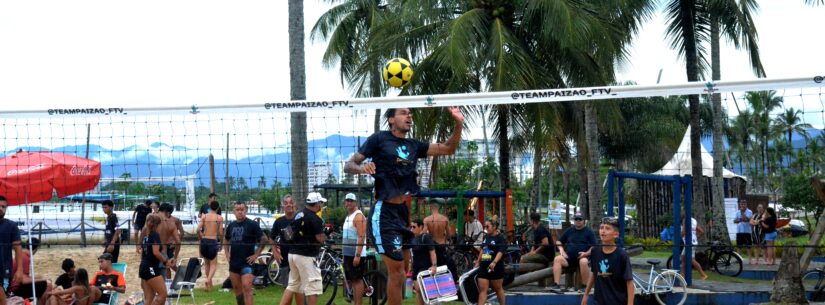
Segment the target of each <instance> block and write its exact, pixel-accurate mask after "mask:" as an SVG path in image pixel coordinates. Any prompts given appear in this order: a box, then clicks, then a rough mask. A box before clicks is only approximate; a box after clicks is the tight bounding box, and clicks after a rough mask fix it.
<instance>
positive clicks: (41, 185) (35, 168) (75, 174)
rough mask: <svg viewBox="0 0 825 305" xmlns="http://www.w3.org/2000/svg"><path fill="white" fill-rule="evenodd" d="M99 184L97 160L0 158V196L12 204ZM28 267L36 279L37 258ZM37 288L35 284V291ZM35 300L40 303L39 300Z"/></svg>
mask: <svg viewBox="0 0 825 305" xmlns="http://www.w3.org/2000/svg"><path fill="white" fill-rule="evenodd" d="M98 181H100V162H97V161H94V160H89V159H85V158H80V157H75V156H72V155H67V154H62V153H53V152H18V153H16V154H13V155H11V156H7V157H5V158H0V195H2V196H5V197H6V201H8V203H9V205H19V204H25V203H29V202H39V201H46V200H49V199H52V192H53V190H56V191H57V196H59V197H63V196H68V195H72V194H76V193H80V192H84V191H88V190H91V189H93V188H94V187H95V186H96V185H97V183H98ZM28 214H29V209H28V207H27V208H26V218H27V221H26V223H27V225H26V231H28V235H29V240H32V239H31V233H32V231H31V227H30V226H31V223H30V221H28V217H29V216H28ZM29 251H31V243H29ZM29 268H31V269H30V270H31V276H32V277H34V275H35V274H34V259H32V260H30V265H29ZM34 286H35V285H34V282H32V291H35V287H34ZM34 301H35V302H37V297H35V299H34Z"/></svg>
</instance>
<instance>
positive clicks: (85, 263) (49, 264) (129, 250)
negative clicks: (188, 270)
mask: <svg viewBox="0 0 825 305" xmlns="http://www.w3.org/2000/svg"><path fill="white" fill-rule="evenodd" d="M102 252H103V247H102V246H88V247H86V248H82V247H80V246H51V247H45V246H43V247H41V249H40V250H39V251H38V252H37V254H35V256H34V267H35V272H36V275H37V276H38V277H39V276H44V277H46V278H48V279H51V280H52V281H54V280H55V279H57V277H58V276H59V275H60V274H62V273H63V270H62V269H60V266H61V264H62V262H63V259H66V258H71V259H72V260H74V262H75V266H77V268H78V269H79V268H86V270H87V271H89V277H92V276H93V275H94V273H95V272H97V271H98V270H99V269H100V267H99V264H98V262H97V257H98V256H99V255H100V254H101V253H102ZM180 257H182V258H188V257H198V246H197V245H184V246H183V247H182V248H181V251H180ZM119 262H122V263H127V268H126V274H124V276H125V278H126V296H129V295H131V294H132V293H134V292H136V291H141V288H140V278H138V275H137V274H138V266H139V265H140V257H139V256H138V254H137V252H135V246H134V245H122V246H121V248H120V258H119ZM204 272H205V271H204ZM228 276H229V269H228V265H227V263H226V256H224V253H223V251H221V252H220V253H219V254H218V270H217V272H216V273H215V278H214V280H213V282H214V284H215V286H217V287H220V285H221V284H222V283H223V281H224V279H226V278H227V277H228ZM205 281H206V276H205V275H204V276H202V277H201V278H200V279H198V288H203V286H204V282H205ZM120 300H122V301H125V300H126V297H125V296H123V295H122V296H121V298H120ZM121 303H122V302H121Z"/></svg>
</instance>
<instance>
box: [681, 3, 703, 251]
mask: <svg viewBox="0 0 825 305" xmlns="http://www.w3.org/2000/svg"><path fill="white" fill-rule="evenodd" d="M679 6H680V14H682V16H681V17H682V18H681V19H682V39H683V41H684V46H685V66H686V67H685V69H686V71H687V79H688V81H689V82H695V81H698V80H699V58H698V54H697V53H698V51H697V49H696V32H695V31H696V29H695V25H694V21H695V18H696V5H695V1H694V0H680V1H679ZM688 101H689V105H690V160H691V167H692V174H693V216H694V217H695V218H696V221H698V222H699V224H705V223H706V221H705V215H704V214H705V211H706V210H705V204H704V202H705V201H704V198H703V197H704V196H703V195H704V177H703V176H702V154H701V148H700V147H701V145H702V142H700V140H701V138H700V137H701V132H702V129H701V128H702V127H701V126H700V121H699V96H697V95H691V96H689V97H688ZM698 238H700V240H701V236H698ZM700 242H701V241H700Z"/></svg>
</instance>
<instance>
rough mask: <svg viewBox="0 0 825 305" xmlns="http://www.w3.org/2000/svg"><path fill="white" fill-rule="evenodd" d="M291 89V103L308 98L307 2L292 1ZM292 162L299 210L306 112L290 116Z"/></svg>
mask: <svg viewBox="0 0 825 305" xmlns="http://www.w3.org/2000/svg"><path fill="white" fill-rule="evenodd" d="M288 6H289V8H288V9H289V12H288V13H289V89H290V98H291V99H292V100H305V99H306V65H305V62H304V61H305V59H306V58H305V56H304V1H303V0H289V3H288ZM289 122H290V145H291V147H292V152H291V157H290V161H291V162H290V163H291V168H290V169H291V173H292V197H293V198H295V202H296V203H297V205H298V208H299V209H303V202H304V199H305V198H306V196H307V189H308V187H307V175H306V174H307V155H308V147H307V118H306V112H293V113H290V120H289Z"/></svg>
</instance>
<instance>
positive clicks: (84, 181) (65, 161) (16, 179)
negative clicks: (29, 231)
mask: <svg viewBox="0 0 825 305" xmlns="http://www.w3.org/2000/svg"><path fill="white" fill-rule="evenodd" d="M99 181H100V162H97V161H94V160H89V159H85V158H80V157H76V156H72V155H67V154H62V153H55V152H18V153H16V154H13V155H11V156H7V157H5V158H0V195H2V196H5V197H6V199H7V200H8V202H9V205H18V204H23V203H28V202H39V201H46V200H49V199H51V198H52V191H53V190H56V191H57V196H58V197H64V196H68V195H72V194H77V193H80V192H84V191H88V190H91V189H93V188H94V187H95V186H96V185H97V183H98V182H99Z"/></svg>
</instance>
